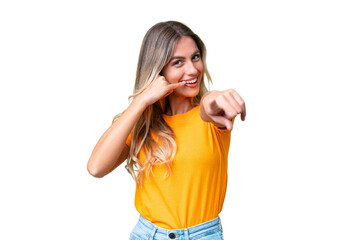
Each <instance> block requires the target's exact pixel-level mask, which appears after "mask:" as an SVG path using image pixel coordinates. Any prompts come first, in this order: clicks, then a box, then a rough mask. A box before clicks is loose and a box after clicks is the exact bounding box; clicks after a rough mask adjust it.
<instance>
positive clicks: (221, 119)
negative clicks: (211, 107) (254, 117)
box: [213, 116, 233, 131]
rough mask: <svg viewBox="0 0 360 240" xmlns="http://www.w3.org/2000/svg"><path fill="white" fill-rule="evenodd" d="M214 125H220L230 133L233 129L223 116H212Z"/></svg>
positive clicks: (231, 124) (230, 122)
mask: <svg viewBox="0 0 360 240" xmlns="http://www.w3.org/2000/svg"><path fill="white" fill-rule="evenodd" d="M213 120H214V122H215V123H218V124H221V125H223V126H225V127H226V129H227V130H229V131H231V130H232V128H233V123H232V121H230V120H229V119H227V118H226V117H223V116H213Z"/></svg>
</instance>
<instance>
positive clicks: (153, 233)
mask: <svg viewBox="0 0 360 240" xmlns="http://www.w3.org/2000/svg"><path fill="white" fill-rule="evenodd" d="M156 230H157V227H156V226H155V224H154V228H153V229H152V232H151V236H150V238H149V240H154V239H155V233H156Z"/></svg>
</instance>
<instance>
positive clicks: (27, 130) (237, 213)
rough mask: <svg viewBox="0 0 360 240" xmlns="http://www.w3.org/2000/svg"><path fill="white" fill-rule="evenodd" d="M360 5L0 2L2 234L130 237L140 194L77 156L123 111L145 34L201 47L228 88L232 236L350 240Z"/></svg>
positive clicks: (217, 85) (358, 186)
mask: <svg viewBox="0 0 360 240" xmlns="http://www.w3.org/2000/svg"><path fill="white" fill-rule="evenodd" d="M359 11H360V8H359V5H358V4H357V1H347V0H342V1H320V0H303V1H285V0H283V1H280V0H274V1H264V0H254V1H226V0H224V1H192V0H182V1H165V0H164V1H128V2H125V1H106V0H103V1H81V0H62V1H45V0H43V1H39V0H33V1H16V0H11V1H10V0H8V1H6V0H4V1H1V2H0V79H1V85H0V104H1V109H0V113H1V118H0V121H1V124H0V141H1V145H0V148H1V150H0V160H1V162H0V170H1V171H0V172H1V173H0V184H1V185H0V191H1V197H0V239H6V240H12V239H53V240H57V239H59V240H60V239H77V240H78V239H87V240H90V239H107V240H111V239H113V240H116V239H128V237H129V234H130V232H131V230H132V229H133V227H134V226H135V224H136V222H137V220H138V217H139V215H138V213H137V211H136V210H135V207H134V193H135V184H134V181H133V180H132V178H131V176H130V175H129V174H128V173H127V172H126V170H125V168H124V165H121V166H120V167H119V168H117V169H116V170H115V171H114V172H112V173H111V174H109V175H107V176H105V177H104V178H102V179H97V178H94V177H92V176H91V175H89V173H88V172H87V170H86V164H87V161H88V159H89V157H90V155H91V152H92V150H93V148H94V146H95V144H96V143H97V141H98V140H99V138H100V136H101V135H102V134H103V133H104V132H105V130H106V129H107V128H108V127H109V126H110V124H111V121H112V118H113V117H114V116H115V115H116V114H118V113H119V112H121V111H123V110H124V109H125V108H126V107H127V105H128V99H127V97H128V96H129V95H130V94H131V93H132V89H133V84H134V79H135V70H136V64H137V58H138V54H139V50H140V45H141V41H142V38H143V36H144V34H145V32H146V31H147V30H148V29H149V28H150V27H151V26H152V25H154V24H155V23H157V22H160V21H167V20H177V21H181V22H183V23H185V24H187V25H188V26H189V27H190V28H191V29H192V30H193V31H194V32H195V33H197V34H198V35H199V36H200V37H201V38H202V39H203V41H204V42H205V44H206V46H207V49H208V58H207V59H208V67H209V71H210V74H211V75H212V78H213V82H214V84H213V85H212V86H211V89H217V90H225V89H228V88H234V89H235V90H236V91H238V92H239V94H240V95H241V96H242V97H243V98H244V100H245V102H246V107H247V117H246V121H245V122H242V121H241V120H240V118H239V117H238V118H236V120H235V125H234V129H233V131H232V142H231V147H230V153H229V159H228V161H229V169H228V177H229V179H228V188H227V195H226V198H225V203H224V207H223V210H222V212H221V214H220V217H221V219H222V223H223V228H224V237H225V239H227V240H237V239H239V240H242V239H243V240H263V239H276V240H285V239H286V240H287V239H292V240H293V239H294V240H296V239H299V240H300V239H316V240H317V239H326V240H328V239H347V240H351V239H360V231H359V226H360V204H359V203H360V192H359V190H360V176H359V175H360V174H359V172H360V164H359V161H360V154H359V149H360V148H359V146H360V139H359V138H360V137H359V136H360V128H359V123H360V114H359V103H360V97H359V90H360V88H359V86H358V83H359V80H360V58H359V56H360V47H359V46H360V44H359V43H360V32H359V29H360V24H359V23H360V17H359V16H360V15H359Z"/></svg>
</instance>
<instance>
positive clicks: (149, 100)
mask: <svg viewBox="0 0 360 240" xmlns="http://www.w3.org/2000/svg"><path fill="white" fill-rule="evenodd" d="M185 84H186V82H185V81H183V82H178V83H169V82H168V81H167V80H166V79H165V77H164V76H161V75H159V76H158V77H157V78H156V79H155V80H154V81H153V82H151V83H150V85H149V86H148V87H147V88H146V89H145V90H144V91H143V92H142V93H140V94H139V95H137V96H136V97H135V98H138V99H139V98H140V99H141V100H142V101H143V102H144V103H145V104H146V106H149V105H151V104H154V103H155V102H157V101H158V100H160V99H162V98H165V97H166V96H168V95H170V94H171V93H172V92H173V91H174V90H175V89H176V88H179V87H182V86H185ZM138 99H137V100H138Z"/></svg>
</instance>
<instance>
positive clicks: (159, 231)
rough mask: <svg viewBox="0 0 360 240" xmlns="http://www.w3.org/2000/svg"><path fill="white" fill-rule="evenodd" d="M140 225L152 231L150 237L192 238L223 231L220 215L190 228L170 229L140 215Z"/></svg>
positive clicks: (147, 230)
mask: <svg viewBox="0 0 360 240" xmlns="http://www.w3.org/2000/svg"><path fill="white" fill-rule="evenodd" d="M138 227H140V228H141V229H142V230H144V231H146V232H148V233H150V235H151V236H150V237H151V238H150V239H153V238H165V239H175V240H176V239H179V238H182V239H190V238H193V237H195V236H198V235H201V234H205V233H209V232H217V231H222V226H221V220H220V217H219V216H218V217H216V218H214V219H213V220H210V221H207V222H204V223H201V224H199V225H195V226H192V227H189V228H183V229H172V230H169V229H165V228H161V227H158V226H156V225H155V224H153V223H152V222H150V221H149V220H147V219H146V218H144V217H143V216H141V215H140V218H139V222H138Z"/></svg>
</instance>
